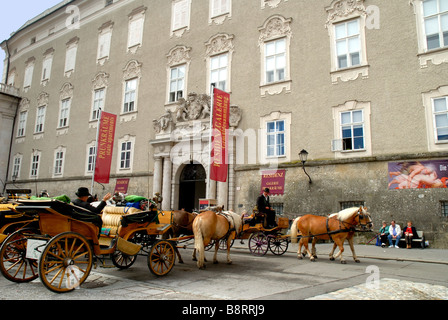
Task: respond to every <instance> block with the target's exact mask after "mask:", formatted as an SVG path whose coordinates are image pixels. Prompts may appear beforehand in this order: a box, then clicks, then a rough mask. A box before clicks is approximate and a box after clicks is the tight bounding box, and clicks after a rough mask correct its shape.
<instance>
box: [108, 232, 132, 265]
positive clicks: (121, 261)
mask: <svg viewBox="0 0 448 320" xmlns="http://www.w3.org/2000/svg"><path fill="white" fill-rule="evenodd" d="M134 236H135V234H133V235H132V236H131V237H130V238H128V239H127V240H128V241H130V242H135V237H134ZM133 240H134V241H133ZM110 257H111V260H112V263H113V265H114V266H116V267H117V268H119V269H128V268H130V267H131V266H132V265H133V264H134V262H135V261H136V260H137V255H134V256H130V255H127V254H126V253H123V252H121V251H120V250H115V251H114V253H112V254H111V256H110Z"/></svg>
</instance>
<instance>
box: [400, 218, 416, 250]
mask: <svg viewBox="0 0 448 320" xmlns="http://www.w3.org/2000/svg"><path fill="white" fill-rule="evenodd" d="M403 235H404V236H405V240H406V248H408V249H411V247H412V239H418V238H419V236H418V234H417V230H416V229H415V227H413V226H412V221H410V220H409V221H408V225H407V227H406V228H404V229H403Z"/></svg>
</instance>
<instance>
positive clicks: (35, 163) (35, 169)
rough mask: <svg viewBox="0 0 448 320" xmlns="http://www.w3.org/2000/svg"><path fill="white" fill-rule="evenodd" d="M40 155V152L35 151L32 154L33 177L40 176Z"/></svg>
mask: <svg viewBox="0 0 448 320" xmlns="http://www.w3.org/2000/svg"><path fill="white" fill-rule="evenodd" d="M40 155H41V154H40V152H33V154H32V155H31V170H30V177H31V178H37V177H38V176H39V162H40Z"/></svg>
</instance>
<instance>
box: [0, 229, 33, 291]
mask: <svg viewBox="0 0 448 320" xmlns="http://www.w3.org/2000/svg"><path fill="white" fill-rule="evenodd" d="M36 234H38V232H37V231H36V230H34V229H22V230H18V231H16V232H14V233H12V234H10V235H9V236H8V237H7V238H6V239H5V241H4V242H3V244H2V246H1V247H0V271H1V273H2V274H3V275H4V276H5V278H6V279H8V280H10V281H13V282H18V283H23V282H30V281H33V280H34V279H36V278H37V277H38V276H39V274H38V272H37V266H38V265H37V260H35V259H28V258H27V257H26V248H27V243H28V239H30V238H32V237H35V236H36Z"/></svg>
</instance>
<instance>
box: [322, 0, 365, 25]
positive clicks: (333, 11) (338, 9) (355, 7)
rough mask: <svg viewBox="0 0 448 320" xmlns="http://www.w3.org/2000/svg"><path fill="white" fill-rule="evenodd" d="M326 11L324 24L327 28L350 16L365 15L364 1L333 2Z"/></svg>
mask: <svg viewBox="0 0 448 320" xmlns="http://www.w3.org/2000/svg"><path fill="white" fill-rule="evenodd" d="M326 10H327V13H328V18H327V22H326V24H325V25H326V27H327V28H328V27H329V26H330V25H331V24H332V23H334V21H335V20H339V19H340V18H347V17H349V16H351V15H358V16H359V15H361V16H366V15H367V10H366V8H365V7H364V0H334V1H333V2H332V3H331V5H330V6H329V7H328V8H326Z"/></svg>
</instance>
